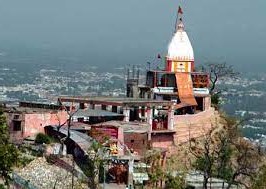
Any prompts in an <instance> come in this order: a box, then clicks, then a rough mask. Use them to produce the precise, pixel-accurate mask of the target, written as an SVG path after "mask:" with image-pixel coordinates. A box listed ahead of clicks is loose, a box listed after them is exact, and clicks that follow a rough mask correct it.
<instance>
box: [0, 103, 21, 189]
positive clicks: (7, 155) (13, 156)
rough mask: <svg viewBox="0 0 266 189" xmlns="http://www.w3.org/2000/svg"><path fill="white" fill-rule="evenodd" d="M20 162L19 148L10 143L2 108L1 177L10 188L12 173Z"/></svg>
mask: <svg viewBox="0 0 266 189" xmlns="http://www.w3.org/2000/svg"><path fill="white" fill-rule="evenodd" d="M17 160H18V150H17V148H16V147H15V146H14V145H13V144H11V143H10V142H9V131H8V127H7V124H6V118H5V115H4V113H3V110H2V107H0V176H1V177H2V178H3V179H4V181H5V184H6V185H7V186H9V182H10V180H11V178H10V173H11V171H12V167H13V166H14V165H15V164H16V162H17Z"/></svg>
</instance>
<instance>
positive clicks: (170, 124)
mask: <svg viewBox="0 0 266 189" xmlns="http://www.w3.org/2000/svg"><path fill="white" fill-rule="evenodd" d="M167 129H168V130H174V110H173V108H172V107H169V109H168V121H167Z"/></svg>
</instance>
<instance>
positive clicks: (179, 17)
mask: <svg viewBox="0 0 266 189" xmlns="http://www.w3.org/2000/svg"><path fill="white" fill-rule="evenodd" d="M182 16H183V10H182V8H181V6H179V7H178V11H177V17H176V23H175V32H177V31H183V30H184V24H183V20H182Z"/></svg>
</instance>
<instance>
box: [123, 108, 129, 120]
mask: <svg viewBox="0 0 266 189" xmlns="http://www.w3.org/2000/svg"><path fill="white" fill-rule="evenodd" d="M123 115H124V121H125V122H129V116H130V109H129V108H128V107H124V108H123Z"/></svg>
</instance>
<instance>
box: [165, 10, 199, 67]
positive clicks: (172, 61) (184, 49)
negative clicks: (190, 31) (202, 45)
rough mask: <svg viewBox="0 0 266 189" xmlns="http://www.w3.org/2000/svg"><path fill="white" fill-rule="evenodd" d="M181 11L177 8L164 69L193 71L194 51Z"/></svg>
mask: <svg viewBox="0 0 266 189" xmlns="http://www.w3.org/2000/svg"><path fill="white" fill-rule="evenodd" d="M182 14H183V11H182V9H181V7H179V8H178V15H177V21H176V26H175V32H174V35H173V38H172V40H171V42H170V43H169V46H168V53H167V56H166V65H165V70H166V71H169V72H193V71H194V52H193V48H192V45H191V43H190V40H189V38H188V35H187V33H186V31H185V26H184V23H183V20H182Z"/></svg>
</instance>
